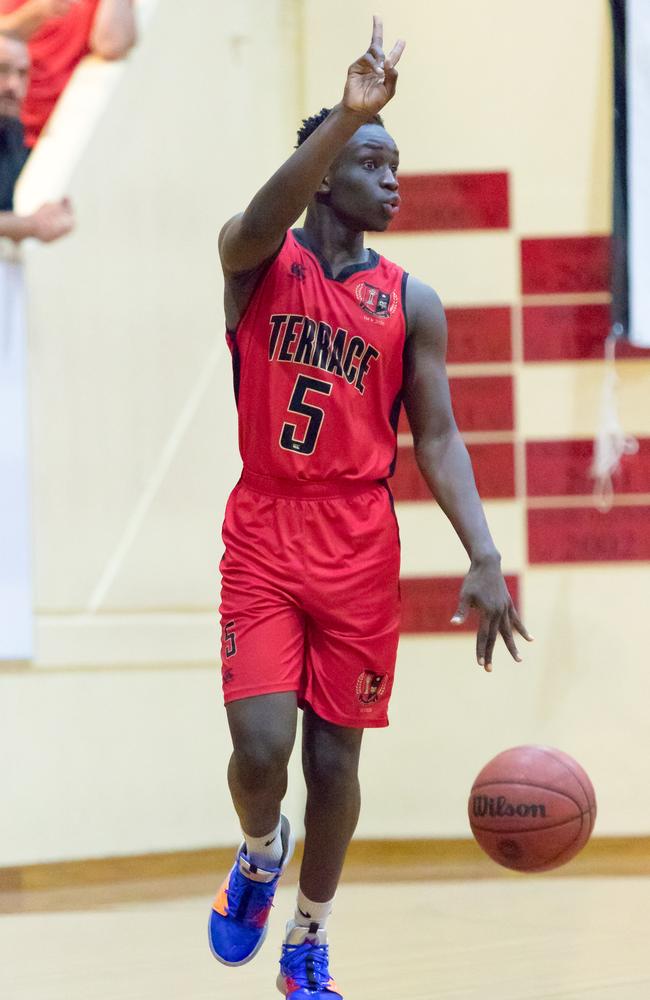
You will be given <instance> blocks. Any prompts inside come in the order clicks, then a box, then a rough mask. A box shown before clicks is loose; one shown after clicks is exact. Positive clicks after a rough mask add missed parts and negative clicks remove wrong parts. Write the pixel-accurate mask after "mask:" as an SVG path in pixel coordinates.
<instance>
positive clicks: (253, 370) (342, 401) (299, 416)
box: [228, 231, 407, 482]
mask: <svg viewBox="0 0 650 1000" xmlns="http://www.w3.org/2000/svg"><path fill="white" fill-rule="evenodd" d="M406 280H407V275H406V272H405V271H404V270H403V269H402V268H401V267H398V266H397V265H396V264H392V263H391V262H390V261H388V260H386V259H385V258H384V257H380V256H379V255H378V254H376V253H375V252H374V251H372V250H370V251H369V258H368V261H367V262H366V263H364V264H355V265H352V266H350V267H347V268H345V270H344V271H342V272H341V274H339V275H338V276H337V277H336V278H334V277H333V276H332V274H331V271H330V269H329V267H328V265H327V262H326V261H324V260H322V259H321V258H320V257H319V256H318V255H317V254H316V253H314V251H312V250H311V249H309V248H308V247H307V246H306V245H305V244H304V243H303V242H302V239H301V237H300V236H299V235H298V234H297V233H296V232H294V231H289V232H288V233H287V237H286V239H285V241H284V244H283V246H282V249H281V250H280V252H279V254H278V255H277V257H276V258H275V260H274V261H273V262H272V264H271V265H270V266H269V268H268V270H267V272H266V273H265V275H264V277H263V278H262V280H261V281H260V284H259V285H258V287H257V288H256V290H255V292H254V294H253V297H252V299H251V301H250V303H249V305H248V308H247V309H246V312H245V314H244V316H243V318H242V320H241V322H240V323H239V326H238V327H237V330H236V331H235V332H230V331H229V332H228V343H229V346H230V349H231V351H232V359H233V373H234V382H235V395H236V398H237V408H238V413H239V449H240V452H241V456H242V459H243V462H244V467H245V468H246V469H248V470H249V471H250V472H254V473H257V474H258V475H263V476H269V477H273V478H280V479H298V480H311V481H317V482H318V481H320V482H322V481H324V480H332V479H358V480H377V479H384V478H385V477H387V476H389V475H392V472H393V466H394V461H395V455H396V447H397V420H398V416H399V409H400V404H401V390H402V370H403V360H402V358H403V351H404V341H405V336H406V320H405V310H404V297H405V292H406Z"/></svg>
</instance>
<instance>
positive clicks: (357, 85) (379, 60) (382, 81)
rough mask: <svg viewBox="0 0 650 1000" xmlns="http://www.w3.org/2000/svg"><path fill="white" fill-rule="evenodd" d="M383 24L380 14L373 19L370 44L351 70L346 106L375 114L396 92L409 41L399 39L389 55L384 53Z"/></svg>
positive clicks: (366, 113) (357, 111) (346, 85)
mask: <svg viewBox="0 0 650 1000" xmlns="http://www.w3.org/2000/svg"><path fill="white" fill-rule="evenodd" d="M383 45H384V27H383V23H382V20H381V18H380V17H377V15H375V16H374V17H373V19H372V41H371V42H370V48H369V49H368V51H367V52H366V53H364V55H362V56H361V58H360V59H357V61H356V62H353V63H352V65H351V66H350V68H349V70H348V79H347V82H346V84H345V92H344V94H343V106H344V107H345V108H347V109H348V110H349V111H355V112H356V113H357V114H363V115H367V116H368V117H369V118H372V116H373V115H376V114H378V113H379V112H380V111H381V109H382V108H383V107H384V105H385V104H388V102H389V101H390V99H391V98H392V97H393V96H394V94H395V88H396V86H397V70H396V69H395V66H396V65H397V63H398V62H399V59H400V56H401V55H402V52H403V51H404V46H405V45H406V42H404V41H402V39H398V41H397V42H396V43H395V45H394V46H393V48H392V49H391V51H390V54H389V55H388V56H385V55H384V49H383Z"/></svg>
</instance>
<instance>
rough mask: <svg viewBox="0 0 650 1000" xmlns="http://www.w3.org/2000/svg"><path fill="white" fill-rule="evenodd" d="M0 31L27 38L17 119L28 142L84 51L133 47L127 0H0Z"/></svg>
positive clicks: (105, 53)
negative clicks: (26, 79) (26, 70)
mask: <svg viewBox="0 0 650 1000" xmlns="http://www.w3.org/2000/svg"><path fill="white" fill-rule="evenodd" d="M0 31H4V32H5V33H10V34H12V35H14V36H15V37H16V38H21V39H22V40H23V41H25V42H28V44H29V52H30V56H31V61H32V71H31V78H30V85H29V90H28V92H27V97H26V99H25V102H24V104H23V110H22V120H23V124H24V126H25V142H26V144H27V145H28V146H29V147H32V146H33V145H34V144H35V143H36V140H37V139H38V137H39V135H40V133H41V131H42V129H43V126H44V125H45V123H46V121H47V119H48V118H49V116H50V114H51V112H52V110H53V108H54V105H55V104H56V102H57V100H58V99H59V97H60V95H61V92H62V91H63V89H64V87H65V86H66V84H67V82H68V80H69V79H70V77H71V76H72V73H73V71H74V69H75V67H76V66H77V64H78V63H79V62H80V61H81V59H83V58H84V56H87V55H89V54H90V53H92V54H94V55H97V56H100V57H101V58H102V59H111V60H112V59H122V58H123V57H124V56H125V55H126V54H127V52H128V51H129V50H130V49H131V48H132V47H133V45H134V44H135V40H136V27H135V16H134V13H133V0H0Z"/></svg>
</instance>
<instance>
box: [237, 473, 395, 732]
mask: <svg viewBox="0 0 650 1000" xmlns="http://www.w3.org/2000/svg"><path fill="white" fill-rule="evenodd" d="M223 540H224V543H225V553H224V556H223V559H222V561H221V572H222V590H221V608H220V612H221V629H222V644H221V662H222V680H223V691H224V699H225V702H226V704H228V703H229V702H231V701H237V700H238V699H241V698H250V697H252V696H254V695H263V694H271V693H274V692H280V691H295V692H297V695H298V703H299V704H300V705H301V706H304V705H305V704H308V705H310V706H311V707H312V709H313V710H314V711H315V712H316V714H317V715H319V716H320V717H321V718H323V719H325V720H327V721H328V722H332V723H335V724H336V725H340V726H352V727H364V728H365V727H370V726H386V725H388V716H387V707H388V701H389V698H390V694H391V690H392V687H393V676H394V671H395V656H396V653H397V642H398V634H399V561H400V550H399V535H398V529H397V521H396V519H395V515H394V512H393V506H392V498H391V495H390V492H389V490H388V489H387V487H386V486H385V485H383V484H381V483H359V484H351V483H337V482H332V483H314V484H307V483H299V482H295V483H294V482H287V481H278V480H273V479H266V477H263V476H257V475H252V474H250V473H247V472H244V475H243V476H242V479H241V480H240V482H239V483H238V484H237V486H236V487H235V489H234V490H233V492H232V493H231V495H230V498H229V500H228V505H227V507H226V516H225V520H224V525H223Z"/></svg>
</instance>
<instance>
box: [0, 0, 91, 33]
mask: <svg viewBox="0 0 650 1000" xmlns="http://www.w3.org/2000/svg"><path fill="white" fill-rule="evenodd" d="M73 2H74V0H25V3H24V4H22V6H20V7H18V9H17V10H14V11H12V12H11V14H0V32H1V33H2V34H4V35H13V36H14V38H20V39H21V40H22V41H23V42H27V41H29V39H30V38H31V37H32V35H33V34H34V32H35V31H38V29H39V28H40V26H41V25H42V24H43V23H44V21H48V20H49V19H50V18H52V17H64V16H65V15H66V14H67V13H68V11H69V10H70V7H71V6H72V4H73Z"/></svg>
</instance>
